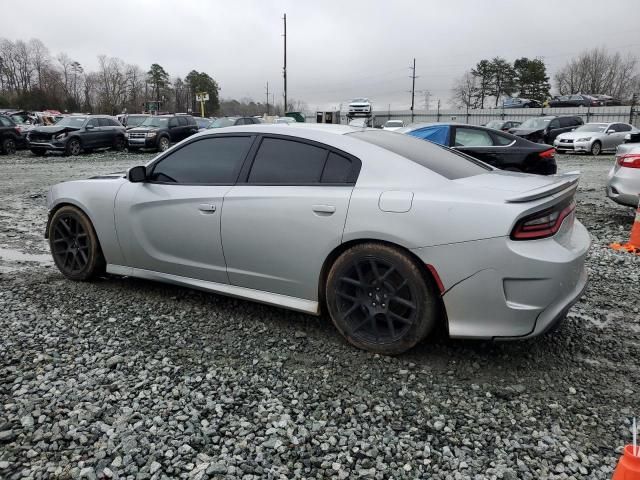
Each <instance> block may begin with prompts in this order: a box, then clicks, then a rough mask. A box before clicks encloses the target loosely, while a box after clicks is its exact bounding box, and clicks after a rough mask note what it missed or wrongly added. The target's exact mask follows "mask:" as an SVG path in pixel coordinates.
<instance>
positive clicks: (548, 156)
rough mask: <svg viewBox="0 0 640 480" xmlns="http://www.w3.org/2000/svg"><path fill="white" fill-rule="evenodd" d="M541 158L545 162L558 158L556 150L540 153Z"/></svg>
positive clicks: (551, 149)
mask: <svg viewBox="0 0 640 480" xmlns="http://www.w3.org/2000/svg"><path fill="white" fill-rule="evenodd" d="M538 156H539V157H540V158H544V159H545V160H551V159H553V158H555V156H556V149H555V148H550V149H549V150H545V151H544V152H540V153H539V154H538Z"/></svg>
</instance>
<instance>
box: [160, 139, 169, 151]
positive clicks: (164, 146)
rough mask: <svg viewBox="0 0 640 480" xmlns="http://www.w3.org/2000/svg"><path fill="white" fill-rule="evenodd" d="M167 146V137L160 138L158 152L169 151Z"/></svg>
mask: <svg viewBox="0 0 640 480" xmlns="http://www.w3.org/2000/svg"><path fill="white" fill-rule="evenodd" d="M169 144H170V143H169V139H168V138H167V137H160V140H158V151H159V152H165V151H166V150H168V149H169Z"/></svg>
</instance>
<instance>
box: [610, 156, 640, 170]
mask: <svg viewBox="0 0 640 480" xmlns="http://www.w3.org/2000/svg"><path fill="white" fill-rule="evenodd" d="M616 161H617V162H618V165H620V166H621V167H627V168H640V153H629V154H627V155H621V156H619V157H618V158H617V159H616Z"/></svg>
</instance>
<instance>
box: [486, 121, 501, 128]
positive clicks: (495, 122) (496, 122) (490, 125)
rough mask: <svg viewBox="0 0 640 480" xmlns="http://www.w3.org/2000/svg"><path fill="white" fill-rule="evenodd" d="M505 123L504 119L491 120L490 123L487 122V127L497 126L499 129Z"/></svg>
mask: <svg viewBox="0 0 640 480" xmlns="http://www.w3.org/2000/svg"><path fill="white" fill-rule="evenodd" d="M503 123H504V122H503V121H502V120H491V121H490V122H489V123H487V124H486V125H485V127H487V128H497V129H500V128H502V124H503Z"/></svg>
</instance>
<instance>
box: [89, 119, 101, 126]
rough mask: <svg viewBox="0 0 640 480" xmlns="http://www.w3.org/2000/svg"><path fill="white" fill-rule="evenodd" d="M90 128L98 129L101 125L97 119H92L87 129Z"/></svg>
mask: <svg viewBox="0 0 640 480" xmlns="http://www.w3.org/2000/svg"><path fill="white" fill-rule="evenodd" d="M88 126H92V127H96V128H97V127H99V126H100V123H98V119H97V118H92V119H91V120H89V121H88V122H87V127H88Z"/></svg>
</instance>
